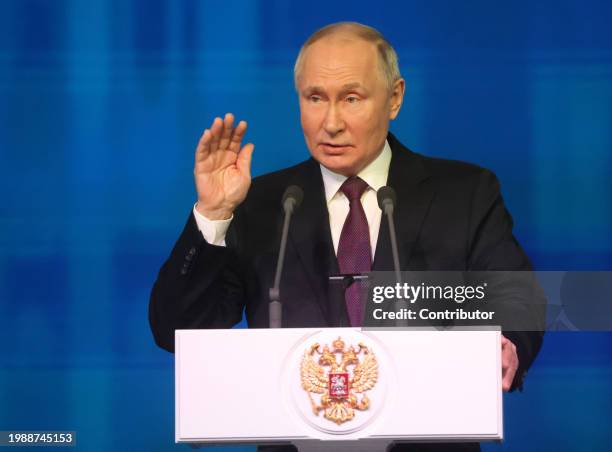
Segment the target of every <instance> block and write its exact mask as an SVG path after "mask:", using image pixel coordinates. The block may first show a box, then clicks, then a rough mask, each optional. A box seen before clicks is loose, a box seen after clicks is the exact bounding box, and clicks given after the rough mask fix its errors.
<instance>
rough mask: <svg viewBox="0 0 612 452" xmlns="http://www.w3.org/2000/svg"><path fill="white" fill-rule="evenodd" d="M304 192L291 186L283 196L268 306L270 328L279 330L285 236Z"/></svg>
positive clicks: (281, 310) (281, 320)
mask: <svg viewBox="0 0 612 452" xmlns="http://www.w3.org/2000/svg"><path fill="white" fill-rule="evenodd" d="M303 196H304V192H303V191H302V189H301V188H300V187H297V186H295V185H291V186H289V187H287V189H286V190H285V193H284V195H283V210H284V212H285V217H284V220H283V231H282V234H281V243H280V250H279V252H278V262H277V263H276V274H275V276H274V286H272V287H271V288H270V291H269V296H270V303H269V305H268V316H269V317H268V320H269V323H270V328H281V327H282V323H283V305H282V304H281V302H280V280H281V275H282V273H283V267H284V265H285V254H286V250H287V236H288V235H289V224H290V223H291V215H292V214H293V212H294V211H295V209H296V208H297V207H298V206H299V205H300V203H301V202H302V198H303Z"/></svg>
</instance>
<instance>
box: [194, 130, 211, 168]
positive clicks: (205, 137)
mask: <svg viewBox="0 0 612 452" xmlns="http://www.w3.org/2000/svg"><path fill="white" fill-rule="evenodd" d="M211 137H212V135H211V133H210V130H208V129H205V130H204V133H203V134H202V136H201V137H200V141H199V142H198V146H197V147H196V154H195V161H196V163H198V162H201V161H202V160H203V159H204V158H206V156H207V155H208V154H209V153H210V140H211Z"/></svg>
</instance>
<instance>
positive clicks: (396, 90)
mask: <svg viewBox="0 0 612 452" xmlns="http://www.w3.org/2000/svg"><path fill="white" fill-rule="evenodd" d="M405 90H406V82H405V81H404V79H403V78H400V79H399V80H396V81H395V83H393V89H392V90H391V108H390V109H389V119H390V120H393V119H395V118H396V117H397V115H398V114H399V111H400V108H402V102H403V101H404V91H405Z"/></svg>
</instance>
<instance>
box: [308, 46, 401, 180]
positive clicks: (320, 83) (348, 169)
mask: <svg viewBox="0 0 612 452" xmlns="http://www.w3.org/2000/svg"><path fill="white" fill-rule="evenodd" d="M305 52H306V53H305V56H304V62H303V66H302V69H301V72H300V73H299V75H298V81H297V86H298V94H299V98H300V113H301V122H302V130H303V131H304V138H305V140H306V145H307V146H308V149H309V150H310V153H311V154H312V156H313V158H314V159H315V160H317V161H318V162H319V163H321V164H322V165H323V166H325V167H326V168H327V169H329V170H330V171H333V172H335V173H339V174H343V175H345V176H347V177H350V176H354V175H356V174H358V173H359V172H360V171H361V170H362V169H363V168H365V167H366V166H367V165H369V164H370V163H371V162H372V161H373V160H374V159H375V158H376V157H377V156H378V155H379V154H380V152H381V151H382V148H383V146H384V143H385V139H386V137H387V132H388V130H389V120H391V119H395V117H396V116H397V114H398V113H399V109H400V106H401V103H402V98H403V94H404V81H403V80H398V81H397V82H396V83H395V84H394V86H393V87H392V88H391V89H389V86H388V85H387V83H386V81H385V79H384V77H383V75H382V71H381V69H380V67H379V60H378V58H379V56H378V51H377V49H376V47H375V45H374V44H373V43H370V42H367V41H364V40H361V39H358V38H354V37H342V36H331V37H328V38H323V39H321V40H319V41H317V42H315V43H314V44H312V45H310V46H309V47H308V48H307V49H306V50H305Z"/></svg>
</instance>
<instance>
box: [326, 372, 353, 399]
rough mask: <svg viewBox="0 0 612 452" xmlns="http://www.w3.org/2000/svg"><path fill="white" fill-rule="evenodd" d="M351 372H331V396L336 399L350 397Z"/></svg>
mask: <svg viewBox="0 0 612 452" xmlns="http://www.w3.org/2000/svg"><path fill="white" fill-rule="evenodd" d="M348 394H349V374H348V373H346V372H330V373H329V396H330V397H332V398H335V399H340V398H344V397H348Z"/></svg>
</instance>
